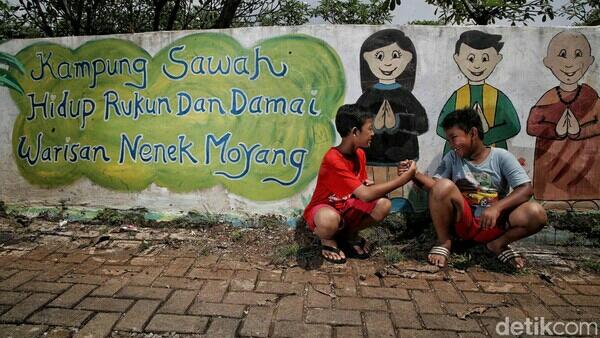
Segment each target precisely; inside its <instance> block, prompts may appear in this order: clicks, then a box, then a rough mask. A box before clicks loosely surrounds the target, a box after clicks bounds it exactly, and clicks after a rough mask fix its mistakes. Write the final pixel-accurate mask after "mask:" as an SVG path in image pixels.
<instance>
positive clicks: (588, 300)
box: [563, 295, 600, 306]
mask: <svg viewBox="0 0 600 338" xmlns="http://www.w3.org/2000/svg"><path fill="white" fill-rule="evenodd" d="M563 297H564V298H565V299H566V300H567V301H568V302H569V303H571V304H573V305H576V306H600V302H599V301H598V298H597V297H593V296H588V295H563Z"/></svg>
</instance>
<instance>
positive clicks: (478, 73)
mask: <svg viewBox="0 0 600 338" xmlns="http://www.w3.org/2000/svg"><path fill="white" fill-rule="evenodd" d="M470 72H471V74H473V75H475V76H481V75H483V71H481V72H474V71H472V70H470Z"/></svg>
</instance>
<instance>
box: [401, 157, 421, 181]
mask: <svg viewBox="0 0 600 338" xmlns="http://www.w3.org/2000/svg"><path fill="white" fill-rule="evenodd" d="M397 169H398V176H402V175H409V176H410V178H413V177H414V176H415V173H416V172H417V162H415V161H413V160H404V161H400V163H398V168H397Z"/></svg>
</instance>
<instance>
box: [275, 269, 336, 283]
mask: <svg viewBox="0 0 600 338" xmlns="http://www.w3.org/2000/svg"><path fill="white" fill-rule="evenodd" d="M284 282H286V283H293V282H296V283H306V282H311V283H313V284H328V283H329V277H327V275H326V274H322V273H316V272H314V271H304V270H292V269H290V270H287V272H286V274H285V277H284Z"/></svg>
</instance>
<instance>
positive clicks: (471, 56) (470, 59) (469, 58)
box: [467, 54, 475, 63]
mask: <svg viewBox="0 0 600 338" xmlns="http://www.w3.org/2000/svg"><path fill="white" fill-rule="evenodd" d="M467 60H469V62H471V63H473V62H475V55H473V54H469V56H467Z"/></svg>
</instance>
